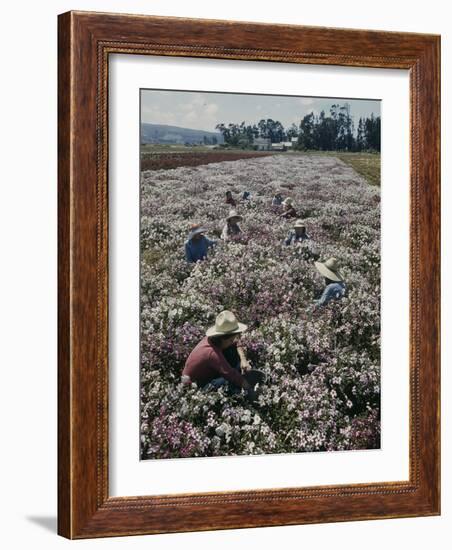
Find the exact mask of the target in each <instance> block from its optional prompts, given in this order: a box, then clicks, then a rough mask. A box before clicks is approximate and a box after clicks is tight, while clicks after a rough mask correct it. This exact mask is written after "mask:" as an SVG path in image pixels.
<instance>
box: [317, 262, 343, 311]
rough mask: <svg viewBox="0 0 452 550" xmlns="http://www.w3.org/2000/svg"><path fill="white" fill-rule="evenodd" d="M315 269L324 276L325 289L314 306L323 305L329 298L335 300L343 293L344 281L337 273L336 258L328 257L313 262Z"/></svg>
mask: <svg viewBox="0 0 452 550" xmlns="http://www.w3.org/2000/svg"><path fill="white" fill-rule="evenodd" d="M314 265H315V267H316V268H317V271H318V272H319V273H320V274H321V275H323V277H324V278H325V289H324V291H323V293H322V296H321V297H320V298H319V299H318V300H317V301H316V303H315V305H316V307H320V306H324V305H326V304H327V303H328V302H330V301H331V300H337V299H340V298H342V297H343V296H344V295H345V282H344V279H343V277H342V275H341V274H340V273H339V264H338V261H337V260H336V258H329V259H328V260H327V261H326V262H324V263H322V262H314Z"/></svg>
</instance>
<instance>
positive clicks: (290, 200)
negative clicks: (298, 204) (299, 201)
mask: <svg viewBox="0 0 452 550" xmlns="http://www.w3.org/2000/svg"><path fill="white" fill-rule="evenodd" d="M282 203H283V204H284V205H287V206H291V205H292V204H293V199H291V198H290V197H287V199H284V200H283V202H282Z"/></svg>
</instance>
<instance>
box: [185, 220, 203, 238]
mask: <svg viewBox="0 0 452 550" xmlns="http://www.w3.org/2000/svg"><path fill="white" fill-rule="evenodd" d="M205 232H206V228H205V227H203V226H202V225H201V224H199V223H195V224H194V225H192V226H191V227H190V232H189V233H188V240H190V239H192V238H193V237H194V236H195V235H199V234H200V233H205Z"/></svg>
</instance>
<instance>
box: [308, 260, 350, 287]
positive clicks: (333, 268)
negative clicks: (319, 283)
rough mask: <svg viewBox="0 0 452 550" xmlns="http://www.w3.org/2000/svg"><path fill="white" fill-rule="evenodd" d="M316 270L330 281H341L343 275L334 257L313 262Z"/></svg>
mask: <svg viewBox="0 0 452 550" xmlns="http://www.w3.org/2000/svg"><path fill="white" fill-rule="evenodd" d="M314 265H315V267H316V268H317V271H318V272H319V273H320V274H321V275H323V276H324V277H327V278H328V279H330V280H331V281H342V280H343V277H342V275H341V274H340V273H339V262H338V261H337V260H336V258H329V259H328V260H327V261H326V262H323V263H322V262H314Z"/></svg>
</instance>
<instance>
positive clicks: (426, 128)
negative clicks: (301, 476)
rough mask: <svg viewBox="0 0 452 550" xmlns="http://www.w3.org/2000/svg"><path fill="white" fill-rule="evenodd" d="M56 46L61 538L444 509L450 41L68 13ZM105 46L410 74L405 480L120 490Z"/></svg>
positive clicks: (109, 50)
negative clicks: (444, 117) (113, 419)
mask: <svg viewBox="0 0 452 550" xmlns="http://www.w3.org/2000/svg"><path fill="white" fill-rule="evenodd" d="M58 50H59V61H58V72H59V75H58V79H59V80H58V85H59V93H58V117H59V126H58V152H59V160H58V210H59V212H58V216H59V218H58V219H59V221H58V231H59V242H58V293H59V294H58V300H59V313H58V341H59V343H58V364H59V366H58V407H59V409H58V460H59V466H58V532H59V534H60V535H62V536H65V537H68V538H89V537H104V536H117V535H134V534H150V533H162V532H178V531H200V530H209V529H232V528H244V527H258V526H271V525H292V524H303V523H320V522H334V521H351V520H362V519H380V518H394V517H410V516H428V515H437V514H439V513H440V421H439V414H440V406H439V396H440V370H439V367H440V342H439V335H440V281H439V278H440V275H439V273H440V235H439V231H440V142H439V140H440V123H439V116H440V38H439V37H438V36H434V35H427V34H411V33H394V32H381V31H365V30H343V29H330V28H322V27H301V26H291V25H268V24H255V23H243V22H240V23H239V22H226V21H213V20H195V19H180V18H162V17H150V16H136V15H120V14H100V13H89V12H69V13H65V14H63V15H60V16H59V42H58ZM110 54H137V55H147V56H155V55H158V56H182V57H201V58H214V59H238V60H245V61H256V60H257V61H271V62H275V63H277V62H285V63H298V64H317V65H339V66H349V67H372V68H395V69H406V70H408V71H409V75H410V76H409V78H410V117H411V118H410V129H411V130H410V132H411V133H410V167H411V173H410V280H409V285H410V327H409V331H410V375H409V376H410V392H409V393H410V396H409V403H410V426H409V432H410V449H409V472H410V475H409V480H408V481H400V482H394V481H391V482H389V481H388V482H382V483H364V484H353V485H332V486H314V487H294V488H288V489H261V490H251V491H230V492H218V493H195V494H168V495H149V496H140V497H128V496H126V495H125V496H121V497H111V496H109V484H108V463H109V448H108V433H109V429H108V403H109V397H108V377H109V368H108V365H109V362H108V281H109V274H108V232H109V224H108V221H109V220H108V74H109V73H108V67H109V55H110ZM407 284H408V281H407Z"/></svg>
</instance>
